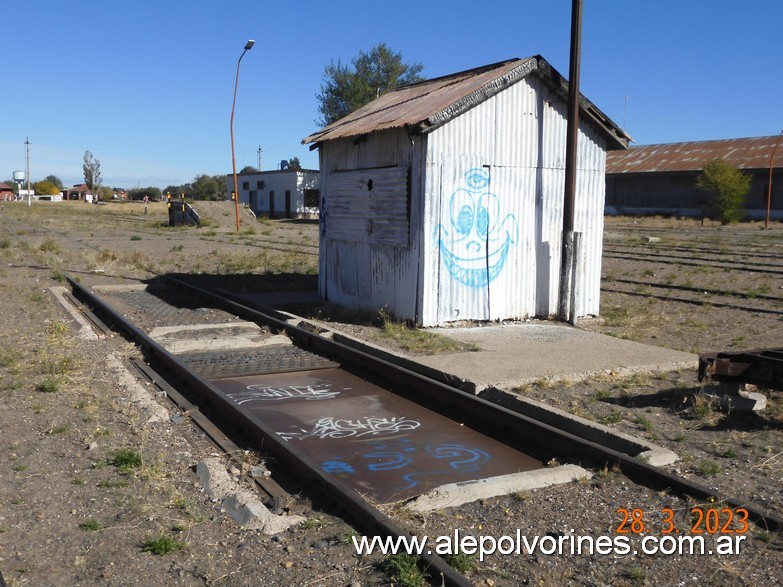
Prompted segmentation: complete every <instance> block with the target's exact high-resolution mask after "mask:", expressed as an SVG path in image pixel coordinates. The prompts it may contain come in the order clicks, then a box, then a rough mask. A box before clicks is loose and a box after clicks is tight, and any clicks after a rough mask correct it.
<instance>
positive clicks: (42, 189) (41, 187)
mask: <svg viewBox="0 0 783 587" xmlns="http://www.w3.org/2000/svg"><path fill="white" fill-rule="evenodd" d="M33 189H34V190H35V193H36V194H38V195H39V196H56V195H57V194H59V193H60V188H58V187H57V186H56V185H54V184H53V183H52V182H51V181H49V180H47V179H43V180H41V181H39V182H36V183H34V184H33Z"/></svg>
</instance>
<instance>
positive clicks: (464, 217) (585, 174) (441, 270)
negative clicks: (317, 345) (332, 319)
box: [303, 56, 630, 326]
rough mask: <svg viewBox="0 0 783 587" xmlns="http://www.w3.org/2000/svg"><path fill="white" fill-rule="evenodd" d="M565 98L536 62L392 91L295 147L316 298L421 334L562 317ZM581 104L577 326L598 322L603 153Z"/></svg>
mask: <svg viewBox="0 0 783 587" xmlns="http://www.w3.org/2000/svg"><path fill="white" fill-rule="evenodd" d="M567 93H568V84H567V82H566V80H565V79H564V78H563V77H562V76H561V75H560V74H559V73H558V72H557V71H555V70H554V68H552V66H551V65H550V64H549V63H548V62H547V61H546V60H545V59H543V58H542V57H540V56H534V57H530V58H526V59H512V60H508V61H503V62H500V63H495V64H492V65H487V66H485V67H479V68H476V69H471V70H468V71H463V72H460V73H455V74H452V75H447V76H444V77H439V78H435V79H430V80H427V81H424V82H420V83H416V84H411V85H407V86H402V87H399V88H396V89H394V90H391V91H389V92H387V93H385V94H383V95H381V96H379V97H378V98H377V99H376V100H374V101H373V102H371V103H369V104H367V105H365V106H363V107H362V108H360V109H358V110H356V111H354V112H352V113H351V114H349V115H348V116H346V117H344V118H342V119H341V120H338V121H336V122H334V123H333V124H331V125H329V126H327V127H325V128H323V129H321V130H319V131H318V132H316V133H314V134H312V135H310V136H308V137H306V138H305V139H304V140H303V142H304V143H309V144H311V148H317V149H318V152H319V160H320V173H321V183H320V189H321V216H320V259H319V264H320V266H319V295H320V297H321V298H322V299H325V300H329V301H332V302H335V303H339V304H343V305H346V306H352V307H356V308H365V309H372V310H376V309H381V308H385V309H386V310H387V311H388V312H390V313H391V314H393V315H394V316H395V317H397V318H400V319H408V320H412V321H414V322H415V323H417V324H419V325H422V326H431V325H437V324H443V323H447V322H453V321H462V320H479V321H485V320H506V319H521V318H525V317H529V316H535V315H539V316H549V315H552V314H556V313H557V309H558V296H559V267H560V256H561V253H560V251H561V242H562V238H561V233H562V222H563V220H562V217H563V194H564V179H565V154H566V153H565V150H566V148H565V146H566V125H567V120H566V112H567ZM629 140H630V139H629V137H628V135H626V134H625V132H623V131H622V130H621V129H620V128H619V127H618V126H617V125H616V124H615V123H613V122H612V121H611V120H610V119H609V118H608V117H607V116H606V115H605V114H603V113H602V112H601V111H600V110H599V109H598V108H596V107H595V106H594V105H593V104H592V103H591V102H589V101H588V100H587V99H586V98H584V97H581V98H580V119H579V137H578V157H577V159H578V162H577V168H578V169H577V190H576V210H575V221H574V222H575V231H577V232H581V233H582V235H583V236H582V243H583V246H582V248H581V252H580V258H579V259H578V261H579V264H578V266H579V267H580V272H581V274H580V276H579V278H578V279H577V282H578V283H579V284H580V286H579V287H580V289H581V291H580V292H579V295H578V296H577V298H578V299H579V300H580V302H579V306H580V307H578V308H576V314H577V315H578V316H585V315H589V314H598V311H599V297H600V296H599V294H600V277H601V248H602V240H603V234H602V231H603V210H604V194H605V192H604V190H605V182H604V171H605V164H606V152H607V151H608V150H611V149H624V148H626V147H627V145H628V141H629Z"/></svg>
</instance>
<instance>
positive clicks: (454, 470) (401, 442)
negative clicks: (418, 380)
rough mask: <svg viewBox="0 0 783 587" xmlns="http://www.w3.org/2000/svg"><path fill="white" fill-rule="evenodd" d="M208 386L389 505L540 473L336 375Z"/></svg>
mask: <svg viewBox="0 0 783 587" xmlns="http://www.w3.org/2000/svg"><path fill="white" fill-rule="evenodd" d="M211 383H212V384H213V385H215V386H216V387H217V388H218V389H220V390H221V391H222V392H223V393H225V394H226V396H227V397H228V398H229V399H230V400H232V401H233V402H234V403H236V404H237V405H238V406H241V408H242V409H245V410H248V411H249V412H250V413H252V414H253V415H254V416H255V417H256V418H258V419H259V420H261V421H262V422H264V423H265V424H266V425H267V426H269V427H270V428H272V429H273V430H274V431H275V432H276V433H277V434H278V435H279V436H281V437H282V438H284V439H285V440H286V441H287V442H289V443H295V444H296V446H297V447H298V448H299V449H300V450H303V451H304V452H305V453H306V454H307V455H308V456H309V457H310V459H311V460H312V461H314V462H316V463H318V464H319V465H320V466H321V468H322V469H323V471H324V472H326V473H329V474H332V475H334V476H335V477H338V478H339V479H341V480H342V481H344V482H346V483H348V484H349V485H351V486H353V487H354V488H356V490H357V491H358V492H359V493H361V494H363V495H370V496H372V498H373V499H375V500H377V501H380V502H382V503H390V502H395V501H399V500H403V499H407V498H410V497H413V496H416V495H420V494H422V493H424V492H426V491H428V490H430V489H432V488H434V487H438V486H440V485H443V484H446V483H456V482H461V481H469V480H472V479H482V478H487V477H494V476H497V475H505V474H509V473H516V472H520V471H529V470H533V469H539V468H542V467H543V466H544V465H543V464H542V463H541V462H540V461H538V460H536V459H534V458H532V457H529V456H527V455H525V454H522V453H520V452H518V451H516V450H514V449H512V448H510V447H509V446H506V445H505V444H502V443H500V442H498V441H496V440H493V439H491V438H488V437H486V436H484V435H482V434H479V433H478V432H476V431H474V430H472V429H470V428H466V427H463V426H462V425H460V424H459V423H457V422H454V421H453V420H450V419H448V418H445V417H444V416H441V415H440V414H438V413H436V412H433V411H431V410H428V409H426V408H423V407H421V406H419V405H418V404H415V403H413V402H411V401H408V400H406V399H405V398H402V397H400V396H398V395H395V394H393V393H390V392H388V391H386V390H385V389H383V388H381V387H378V386H377V385H374V384H372V383H370V382H368V381H365V380H363V379H361V378H359V377H357V376H355V375H352V374H350V373H347V372H346V371H342V370H339V369H320V370H317V371H302V372H297V373H280V374H275V375H257V376H247V377H231V378H224V379H213V380H211Z"/></svg>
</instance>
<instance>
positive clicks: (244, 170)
mask: <svg viewBox="0 0 783 587" xmlns="http://www.w3.org/2000/svg"><path fill="white" fill-rule="evenodd" d="M239 173H258V169H256V168H255V167H253V166H252V165H245V166H244V167H243V168H242V169H240V170H239Z"/></svg>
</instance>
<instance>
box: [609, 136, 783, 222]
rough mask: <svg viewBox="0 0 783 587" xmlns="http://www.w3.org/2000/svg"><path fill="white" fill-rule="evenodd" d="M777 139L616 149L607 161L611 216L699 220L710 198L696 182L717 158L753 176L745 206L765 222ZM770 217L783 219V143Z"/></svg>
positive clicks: (776, 160) (776, 162) (774, 174)
mask: <svg viewBox="0 0 783 587" xmlns="http://www.w3.org/2000/svg"><path fill="white" fill-rule="evenodd" d="M777 141H778V137H777V136H772V137H758V138H749V139H724V140H717V141H699V142H693V143H668V144H663V145H644V146H640V147H631V148H629V149H628V150H626V151H614V152H611V153H609V154H608V156H607V158H606V213H607V214H610V215H614V214H629V215H645V214H663V215H677V216H694V217H700V216H702V214H703V213H704V211H705V210H706V209H707V207H708V206H707V205H708V202H709V200H708V198H709V196H708V194H706V193H705V192H703V191H701V190H699V189H698V188H697V187H696V178H697V177H698V176H699V174H700V173H701V171H702V169H703V168H704V165H705V164H706V163H707V162H708V161H710V160H712V159H724V160H726V161H728V162H729V163H730V164H732V165H733V166H735V167H737V168H739V169H741V170H742V171H744V172H746V173H749V174H750V175H751V177H752V181H751V187H750V193H749V194H748V199H747V202H746V205H745V208H746V210H747V213H748V216H749V217H750V218H755V219H759V218H764V217H765V215H766V212H767V195H768V193H769V171H770V159H771V157H772V154H773V151H775V146H776V144H777ZM772 168H773V169H772V198H771V202H770V204H771V205H770V218H775V219H783V145H780V146H779V148H778V149H777V151H776V152H775V157H774V161H772Z"/></svg>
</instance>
